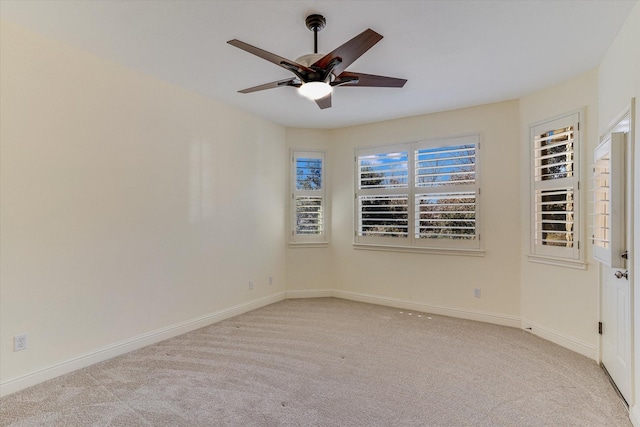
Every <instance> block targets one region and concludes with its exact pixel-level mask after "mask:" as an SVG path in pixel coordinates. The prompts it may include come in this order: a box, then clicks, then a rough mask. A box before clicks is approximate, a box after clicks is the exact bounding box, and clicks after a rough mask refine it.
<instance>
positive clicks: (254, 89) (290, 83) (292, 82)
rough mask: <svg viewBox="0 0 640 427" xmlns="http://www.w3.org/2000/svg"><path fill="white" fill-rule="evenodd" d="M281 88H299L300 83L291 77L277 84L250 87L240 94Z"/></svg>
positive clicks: (276, 82)
mask: <svg viewBox="0 0 640 427" xmlns="http://www.w3.org/2000/svg"><path fill="white" fill-rule="evenodd" d="M281 86H293V87H299V86H300V83H296V79H295V77H291V78H290V79H284V80H278V81H275V82H271V83H265V84H263V85H259V86H254V87H250V88H247V89H242V90H239V91H238V92H240V93H251V92H257V91H259V90H265V89H273V88H276V87H281Z"/></svg>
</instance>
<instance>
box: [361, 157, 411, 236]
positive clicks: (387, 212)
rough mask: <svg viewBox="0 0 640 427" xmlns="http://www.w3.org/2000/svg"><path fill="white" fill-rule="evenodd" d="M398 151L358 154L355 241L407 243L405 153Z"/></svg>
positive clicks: (407, 209) (407, 199) (407, 183)
mask: <svg viewBox="0 0 640 427" xmlns="http://www.w3.org/2000/svg"><path fill="white" fill-rule="evenodd" d="M402 148H403V147H385V148H382V149H368V150H360V151H359V152H358V156H357V162H356V181H357V182H356V189H357V197H356V201H357V207H356V210H357V225H356V228H357V233H356V237H357V238H359V239H358V240H359V241H363V242H378V243H386V244H396V243H395V242H390V241H389V239H390V238H393V239H394V240H396V241H397V240H398V239H400V240H403V241H406V240H408V236H409V194H408V188H409V169H408V165H409V152H408V151H406V148H404V150H403V149H402ZM405 244H406V243H405Z"/></svg>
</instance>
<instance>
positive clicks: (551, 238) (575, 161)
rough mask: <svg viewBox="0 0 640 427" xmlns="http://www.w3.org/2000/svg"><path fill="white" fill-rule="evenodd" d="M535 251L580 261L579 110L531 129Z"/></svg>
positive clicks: (533, 248) (533, 249)
mask: <svg viewBox="0 0 640 427" xmlns="http://www.w3.org/2000/svg"><path fill="white" fill-rule="evenodd" d="M530 129H531V142H532V168H531V171H532V190H531V195H532V202H531V207H532V220H531V225H532V238H531V253H532V255H538V256H542V257H552V258H559V259H566V260H575V261H578V260H580V258H581V252H580V242H579V241H580V227H579V224H580V222H579V208H580V200H579V155H578V152H579V151H578V150H579V113H575V114H571V115H568V116H564V117H561V118H559V119H555V120H551V121H548V122H545V123H541V124H538V125H535V126H532V127H531V128H530Z"/></svg>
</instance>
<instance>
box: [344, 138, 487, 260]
mask: <svg viewBox="0 0 640 427" xmlns="http://www.w3.org/2000/svg"><path fill="white" fill-rule="evenodd" d="M478 149H479V137H478V136H477V135H473V136H465V137H456V138H447V139H438V140H431V141H422V142H417V143H407V144H399V145H395V146H386V147H378V148H366V149H359V150H357V151H356V171H355V172H356V183H355V184H356V224H355V226H356V237H355V241H356V243H364V244H374V245H375V244H381V245H389V246H413V247H422V248H446V249H479V247H480V243H479V240H480V239H479V232H478V212H479V203H478V201H479V194H480V187H479V180H478V170H477V154H478Z"/></svg>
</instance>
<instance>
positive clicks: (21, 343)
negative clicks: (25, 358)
mask: <svg viewBox="0 0 640 427" xmlns="http://www.w3.org/2000/svg"><path fill="white" fill-rule="evenodd" d="M26 349H27V334H21V335H16V336H15V337H13V351H20V350H26Z"/></svg>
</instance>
